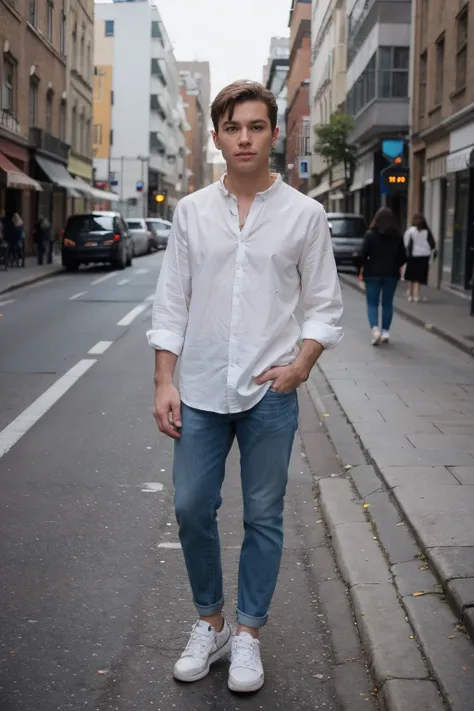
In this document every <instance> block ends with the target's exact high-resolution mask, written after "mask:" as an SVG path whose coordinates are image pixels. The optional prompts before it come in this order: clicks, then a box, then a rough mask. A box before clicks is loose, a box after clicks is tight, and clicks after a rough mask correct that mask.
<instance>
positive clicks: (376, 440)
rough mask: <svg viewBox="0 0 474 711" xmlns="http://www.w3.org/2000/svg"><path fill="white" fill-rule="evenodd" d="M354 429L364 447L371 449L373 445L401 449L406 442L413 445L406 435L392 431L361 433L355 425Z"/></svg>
mask: <svg viewBox="0 0 474 711" xmlns="http://www.w3.org/2000/svg"><path fill="white" fill-rule="evenodd" d="M356 431H357V433H358V435H359V436H360V439H361V441H362V443H363V445H364V447H365V449H372V448H373V447H400V449H402V448H404V447H406V446H407V444H408V445H410V446H413V445H411V442H410V440H409V438H408V436H405V435H404V434H400V433H398V434H394V433H393V432H384V433H381V432H368V433H361V432H359V431H358V428H357V426H356Z"/></svg>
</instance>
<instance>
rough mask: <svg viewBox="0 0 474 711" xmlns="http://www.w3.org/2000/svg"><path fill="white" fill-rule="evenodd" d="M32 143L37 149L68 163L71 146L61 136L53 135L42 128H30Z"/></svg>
mask: <svg viewBox="0 0 474 711" xmlns="http://www.w3.org/2000/svg"><path fill="white" fill-rule="evenodd" d="M30 144H31V145H32V146H33V148H35V149H36V150H37V151H44V152H45V153H49V154H50V155H52V156H54V157H55V158H59V160H61V161H63V162H64V163H67V161H68V157H69V146H68V144H67V143H64V141H61V140H60V139H59V138H56V137H55V136H52V135H51V134H50V133H48V132H47V131H43V129H42V128H36V127H33V128H30Z"/></svg>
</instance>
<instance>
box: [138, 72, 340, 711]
mask: <svg viewBox="0 0 474 711" xmlns="http://www.w3.org/2000/svg"><path fill="white" fill-rule="evenodd" d="M277 113H278V107H277V103H276V100H275V97H274V96H273V94H271V93H270V92H269V91H268V90H267V89H265V87H264V86H262V85H261V84H258V83H256V82H250V81H248V82H247V81H241V82H235V83H234V84H231V85H230V86H228V87H226V88H224V89H223V90H222V91H221V93H220V94H219V95H218V96H217V98H216V99H215V101H214V103H213V105H212V110H211V116H212V121H213V124H214V131H213V138H214V143H215V146H216V148H218V149H219V150H221V151H222V154H223V156H224V158H225V160H226V162H227V171H228V172H227V174H226V175H225V176H224V177H223V178H222V179H221V180H220V181H218V182H216V183H214V184H213V185H210V186H209V187H207V188H204V189H203V190H199V191H197V192H194V193H192V194H190V195H187V196H186V197H185V198H183V199H182V200H181V201H180V203H179V204H178V206H177V208H176V211H175V213H174V218H173V226H172V228H171V232H170V235H169V242H168V249H167V250H166V255H165V259H164V262H163V266H162V269H161V272H160V276H159V279H158V286H157V290H156V297H155V303H154V307H153V323H152V330H151V331H149V332H148V340H149V343H150V345H151V346H152V347H153V348H154V349H155V351H156V354H155V385H156V390H155V406H154V415H155V418H156V421H157V424H158V428H159V430H160V431H161V432H163V433H164V434H166V435H168V436H169V437H171V438H173V439H174V440H176V441H175V449H174V463H173V480H174V486H175V511H176V518H177V521H178V525H179V537H180V541H181V546H182V550H183V554H184V559H185V562H186V567H187V572H188V577H189V581H190V584H191V588H192V593H193V598H194V604H195V607H196V611H197V613H198V615H199V620H198V621H197V622H196V624H195V625H194V627H193V629H192V632H191V635H190V638H189V641H188V644H187V646H186V648H185V650H184V652H183V654H182V655H181V657H180V659H179V660H178V661H177V663H176V664H175V667H174V676H175V677H176V678H177V679H179V680H181V681H188V682H191V681H197V680H198V679H202V678H203V677H205V676H206V675H207V674H208V673H209V669H210V665H211V664H212V663H213V662H215V661H217V660H218V659H220V658H222V657H225V656H227V654H228V652H229V651H231V665H230V671H229V677H228V685H229V688H230V689H231V690H233V691H238V692H252V691H257V690H258V689H260V688H261V686H262V685H263V682H264V672H263V666H262V662H261V657H260V644H259V641H258V636H259V630H260V628H261V627H263V626H264V625H265V623H266V622H267V618H268V610H269V606H270V602H271V600H272V597H273V592H274V590H275V585H276V582H277V578H278V572H279V568H280V561H281V555H282V549H283V508H284V497H285V492H286V486H287V481H288V466H289V461H290V454H291V450H292V447H293V440H294V436H295V431H296V428H297V426H298V422H297V421H298V400H297V388H298V386H299V385H300V384H301V383H302V382H304V381H305V380H307V378H308V377H309V374H310V371H311V369H312V368H313V366H314V364H315V363H316V361H317V360H318V358H319V357H320V356H321V354H322V352H323V350H325V349H329V348H333V347H334V346H336V345H337V343H338V342H339V340H340V339H341V337H342V331H341V328H340V327H339V325H338V324H339V321H340V318H341V315H342V301H341V292H340V287H339V280H338V277H337V272H336V266H335V263H334V256H333V251H332V248H331V239H330V234H329V227H328V221H327V217H326V214H325V212H324V209H323V207H322V206H321V205H320V204H319V203H318V202H316V201H315V200H312V199H310V198H308V197H307V196H306V195H303V194H302V193H300V192H298V191H297V190H294V189H293V188H292V187H290V186H289V185H288V184H287V183H284V182H283V180H282V178H281V176H280V175H278V174H274V173H273V174H272V173H270V169H269V157H270V153H271V149H272V146H274V145H275V143H276V140H277V137H278V127H277ZM300 297H301V298H302V301H303V302H304V305H305V315H304V321H303V326H302V328H300V327H299V326H298V322H297V320H296V318H295V312H296V309H297V306H298V303H299V301H300ZM300 341H301V343H300ZM178 358H180V368H179V389H178V388H177V387H175V385H174V384H173V376H174V371H175V367H176V363H177V360H178ZM235 439H236V440H237V442H238V444H239V449H240V469H241V472H240V473H241V480H242V494H243V521H244V531H245V533H244V540H243V545H242V550H241V556H240V565H239V583H238V603H237V622H238V626H237V631H236V634H235V636H233V635H232V632H231V629H230V626H229V623H228V622H227V621H226V619H225V618H224V616H223V606H224V588H223V580H222V567H221V552H220V544H219V533H218V524H217V512H218V509H219V507H220V505H221V501H222V499H221V487H222V483H223V480H224V475H225V467H226V460H227V457H228V455H229V452H230V449H231V447H232V443H233V442H234V440H235ZM179 619H181V618H179ZM177 621H178V620H177ZM291 626H292V621H291V620H290V619H281V620H280V621H279V623H278V627H279V628H281V632H282V634H283V637H285V636H286V639H287V640H288V639H289V638H288V636H287V635H288V634H289V633H290V632H291ZM281 654H282V655H283V658H284V662H286V661H288V659H290V658H291V652H290V650H289V649H288V643H287V646H286V648H283V647H281ZM223 707H227V705H226V704H225V703H224V704H223Z"/></svg>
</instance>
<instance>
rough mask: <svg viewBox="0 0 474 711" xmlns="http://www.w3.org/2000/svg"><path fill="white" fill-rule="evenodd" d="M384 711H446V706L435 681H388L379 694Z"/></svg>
mask: <svg viewBox="0 0 474 711" xmlns="http://www.w3.org/2000/svg"><path fill="white" fill-rule="evenodd" d="M379 701H380V707H381V709H382V711H444V709H445V706H444V704H443V701H442V699H441V696H440V694H439V691H438V689H437V687H436V684H435V683H434V682H433V681H429V680H428V679H425V680H419V679H388V680H387V681H386V682H385V684H384V685H383V686H382V689H381V690H380V693H379Z"/></svg>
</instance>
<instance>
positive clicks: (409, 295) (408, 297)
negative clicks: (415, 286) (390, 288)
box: [407, 294, 413, 303]
mask: <svg viewBox="0 0 474 711" xmlns="http://www.w3.org/2000/svg"><path fill="white" fill-rule="evenodd" d="M407 299H408V301H409V302H410V303H411V302H412V301H413V296H412V295H411V294H408V296H407Z"/></svg>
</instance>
